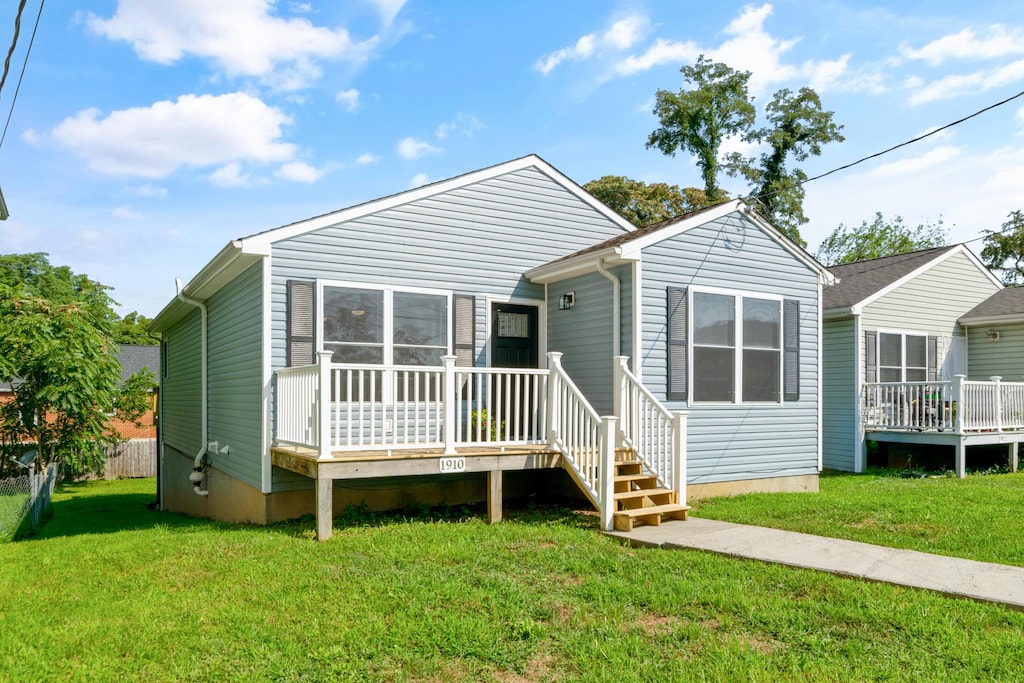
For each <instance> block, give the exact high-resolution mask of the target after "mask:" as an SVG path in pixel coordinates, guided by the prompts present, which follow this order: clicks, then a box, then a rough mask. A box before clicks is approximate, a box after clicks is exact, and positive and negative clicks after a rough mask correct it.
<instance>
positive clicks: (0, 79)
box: [0, 0, 28, 93]
mask: <svg viewBox="0 0 1024 683" xmlns="http://www.w3.org/2000/svg"><path fill="white" fill-rule="evenodd" d="M27 1H28V0H21V3H19V4H18V13H17V14H16V15H14V39H13V40H11V48H10V49H9V50H7V59H5V60H4V73H3V75H2V76H0V93H2V92H3V90H4V83H6V82H7V72H8V71H10V70H11V57H12V56H13V55H14V48H16V47H17V46H18V34H19V33H20V32H21V15H22V13H23V12H24V11H25V3H26V2H27Z"/></svg>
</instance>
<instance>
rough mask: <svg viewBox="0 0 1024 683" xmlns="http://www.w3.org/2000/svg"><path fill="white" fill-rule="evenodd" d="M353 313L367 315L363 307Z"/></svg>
mask: <svg viewBox="0 0 1024 683" xmlns="http://www.w3.org/2000/svg"><path fill="white" fill-rule="evenodd" d="M352 315H354V316H356V317H359V316H361V315H366V311H364V310H363V309H361V308H357V309H356V310H354V311H352Z"/></svg>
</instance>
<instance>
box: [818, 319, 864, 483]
mask: <svg viewBox="0 0 1024 683" xmlns="http://www.w3.org/2000/svg"><path fill="white" fill-rule="evenodd" d="M823 333H824V339H822V351H823V353H824V355H823V356H822V359H821V360H822V425H821V426H822V465H823V466H824V467H825V468H826V469H833V470H844V471H847V472H852V471H853V470H854V468H855V466H856V463H855V454H856V450H857V448H858V446H859V443H858V442H859V439H860V430H859V428H858V425H857V382H856V373H857V358H856V355H855V350H856V344H855V340H854V334H855V325H854V319H853V318H847V319H845V320H829V321H826V322H825V323H824V326H823Z"/></svg>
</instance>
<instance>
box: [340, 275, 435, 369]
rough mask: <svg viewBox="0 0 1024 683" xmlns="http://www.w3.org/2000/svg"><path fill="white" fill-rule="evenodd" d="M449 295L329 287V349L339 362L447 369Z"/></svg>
mask: <svg viewBox="0 0 1024 683" xmlns="http://www.w3.org/2000/svg"><path fill="white" fill-rule="evenodd" d="M449 327H450V325H449V321H448V296H447V295H446V294H440V293H432V292H415V291H403V290H394V289H367V288H363V287H350V286H349V287H346V286H334V285H325V286H324V288H323V344H324V350H326V351H331V352H332V353H333V355H332V357H331V360H332V361H333V362H335V363H361V364H370V365H380V364H384V365H432V366H437V365H441V356H443V355H445V354H446V353H448V328H449Z"/></svg>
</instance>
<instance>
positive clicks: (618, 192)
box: [583, 175, 710, 226]
mask: <svg viewBox="0 0 1024 683" xmlns="http://www.w3.org/2000/svg"><path fill="white" fill-rule="evenodd" d="M583 189H584V190H586V191H587V192H589V193H590V194H592V195H594V196H595V197H596V198H597V199H598V200H600V201H601V203H602V204H604V205H605V206H607V207H608V208H610V209H611V210H612V211H614V212H615V213H617V214H619V215H620V216H622V217H623V218H625V219H626V220H628V221H629V222H630V223H632V224H633V225H636V226H643V225H647V224H648V223H656V222H657V221H663V220H667V219H669V218H675V217H676V216H681V215H683V214H685V213H689V212H691V211H695V210H697V209H700V208H702V207H704V206H707V205H708V204H709V203H710V202H709V201H708V198H707V195H706V194H705V193H704V191H703V190H698V189H697V188H694V187H687V188H683V189H680V188H679V186H678V185H669V184H668V183H650V184H648V183H645V182H643V181H642V180H633V179H632V178H627V177H626V176H621V175H606V176H602V177H600V178H598V179H597V180H591V181H590V182H589V183H585V184H584V185H583Z"/></svg>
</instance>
